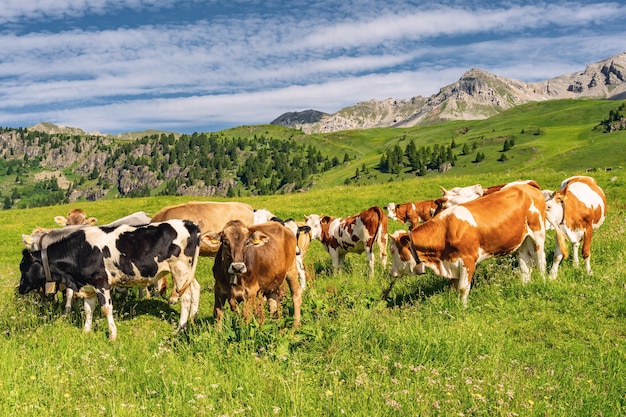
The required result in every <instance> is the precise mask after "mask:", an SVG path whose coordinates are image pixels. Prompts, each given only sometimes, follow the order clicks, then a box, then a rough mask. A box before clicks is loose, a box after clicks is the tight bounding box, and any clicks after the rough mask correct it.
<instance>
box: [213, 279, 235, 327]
mask: <svg viewBox="0 0 626 417" xmlns="http://www.w3.org/2000/svg"><path fill="white" fill-rule="evenodd" d="M213 292H214V294H215V302H214V304H213V315H214V316H215V322H216V326H217V329H218V330H221V329H222V318H223V317H224V304H226V298H228V297H227V295H226V294H225V293H223V292H222V291H220V289H219V287H218V286H217V284H216V285H215V287H214V291H213ZM231 308H232V302H231Z"/></svg>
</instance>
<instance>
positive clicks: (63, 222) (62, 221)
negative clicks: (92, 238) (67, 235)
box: [54, 209, 98, 226]
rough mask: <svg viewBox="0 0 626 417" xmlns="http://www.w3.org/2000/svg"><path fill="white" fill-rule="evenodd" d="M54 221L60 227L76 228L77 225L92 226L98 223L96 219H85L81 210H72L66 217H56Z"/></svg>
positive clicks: (85, 216) (84, 214) (85, 215)
mask: <svg viewBox="0 0 626 417" xmlns="http://www.w3.org/2000/svg"><path fill="white" fill-rule="evenodd" d="M54 221H55V222H56V223H57V224H58V225H60V226H76V225H79V224H88V225H90V226H93V225H94V224H96V223H97V222H98V219H96V218H95V217H87V213H85V212H84V211H83V210H81V209H72V210H70V212H69V213H68V214H67V217H63V216H56V217H55V218H54Z"/></svg>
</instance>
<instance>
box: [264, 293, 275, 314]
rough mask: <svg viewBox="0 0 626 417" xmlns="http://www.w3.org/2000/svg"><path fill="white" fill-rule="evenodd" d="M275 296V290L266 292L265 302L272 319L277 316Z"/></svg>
mask: <svg viewBox="0 0 626 417" xmlns="http://www.w3.org/2000/svg"><path fill="white" fill-rule="evenodd" d="M276 298H277V297H276V293H275V292H273V293H269V294H267V304H268V305H269V309H270V317H271V318H273V319H275V318H277V317H278V301H277V300H276ZM261 314H263V310H261Z"/></svg>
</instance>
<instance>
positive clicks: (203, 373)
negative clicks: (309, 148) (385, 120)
mask: <svg viewBox="0 0 626 417" xmlns="http://www.w3.org/2000/svg"><path fill="white" fill-rule="evenodd" d="M563 103H564V102H560V103H559V102H554V103H552V102H550V103H544V104H532V105H528V106H520V108H519V109H518V108H515V109H513V110H512V111H509V112H507V114H508V116H507V115H505V114H502V115H499V116H496V117H493V118H491V119H490V120H489V121H473V122H463V123H461V122H451V124H442V125H434V126H432V127H430V128H429V129H428V128H426V129H412V130H406V131H405V132H407V134H415V135H419V134H422V133H421V132H425V133H423V140H424V142H423V143H427V141H428V140H430V139H432V138H436V139H438V140H439V141H440V142H441V143H444V142H445V143H449V142H450V139H451V137H452V136H451V133H450V132H452V131H458V129H459V128H460V127H463V126H469V127H470V132H471V135H472V138H474V139H473V140H476V141H480V142H481V147H480V149H481V150H486V152H487V153H488V154H490V155H491V154H495V153H497V152H498V150H499V149H500V148H502V143H501V141H500V142H498V141H497V140H495V139H494V140H492V139H491V137H492V136H493V137H494V138H501V137H504V136H507V135H509V136H510V135H516V145H515V147H514V148H513V149H514V150H512V151H510V152H511V155H512V158H510V159H509V161H508V162H505V163H500V162H496V158H493V157H489V158H488V160H487V161H486V162H485V163H482V164H473V163H472V162H471V160H470V158H473V154H472V155H471V156H469V157H467V158H466V159H461V160H459V162H458V166H457V167H455V170H454V171H451V172H449V173H443V174H440V173H429V174H428V175H426V176H424V177H415V176H414V175H413V174H411V175H406V174H405V173H403V174H402V175H401V176H397V177H395V178H393V181H390V180H389V178H392V177H393V175H385V176H383V175H380V176H378V178H373V177H374V176H372V179H371V180H370V182H371V183H368V182H367V181H365V182H362V183H359V185H357V184H354V183H351V184H348V185H342V183H343V181H344V179H345V178H346V177H347V176H349V175H351V174H352V173H353V172H354V171H355V168H360V167H361V165H362V164H365V162H367V165H368V166H372V164H375V163H376V162H377V161H378V160H380V154H381V152H382V151H381V148H380V146H382V147H383V148H382V149H388V148H389V147H390V146H391V145H385V143H383V142H385V141H383V140H379V142H380V143H379V144H378V145H376V146H379V147H378V148H376V146H374V145H373V143H372V141H369V140H368V137H374V136H378V135H380V134H385V135H388V137H393V138H396V139H397V137H398V133H397V131H392V130H376V129H374V130H372V131H366V132H362V133H359V132H355V131H352V132H344V133H341V134H340V135H337V137H336V138H337V141H339V140H343V142H342V143H343V144H344V145H345V146H346V147H350V150H351V152H353V153H354V154H357V155H360V156H359V158H360V159H357V160H356V161H353V162H351V164H349V165H347V166H345V167H342V168H340V169H339V170H337V171H333V172H332V173H331V174H330V175H334V176H335V177H327V178H324V181H325V182H324V186H319V187H317V186H316V187H314V188H313V189H312V190H310V191H307V192H303V193H296V194H286V195H273V196H262V197H249V196H243V197H238V198H234V199H230V200H227V199H209V198H200V197H162V196H161V197H146V198H134V199H112V200H100V201H96V202H80V203H75V204H71V205H64V206H53V207H41V208H32V209H21V210H7V211H2V212H0V357H1V358H2V359H1V360H0V394H1V395H0V410H1V411H0V414H2V415H11V416H30V415H73V416H93V415H102V416H137V415H142V416H143V415H146V416H164V415H176V416H201V415H207V416H229V417H234V416H264V417H265V416H307V417H308V416H342V415H347V416H618V415H625V414H626V266H624V261H623V260H624V258H625V257H626V238H625V231H626V180H625V177H624V175H625V173H624V170H623V165H624V162H626V159H625V158H626V157H625V155H626V154H625V153H624V152H626V151H625V150H624V149H626V147H624V146H623V141H624V139H625V134H624V132H618V133H616V134H611V135H612V136H608V135H607V136H602V133H601V132H593V133H592V129H593V127H594V126H595V125H597V123H598V121H599V120H601V118H602V117H604V116H605V115H606V114H607V112H608V109H609V108H612V107H611V106H615V103H608V102H590V101H573V102H568V104H567V106H569V108H568V111H564V106H565V104H563ZM522 107H523V108H522ZM507 117H508V118H507ZM444 125H446V126H447V127H445V126H444ZM522 127H523V129H522ZM270 128H271V129H275V128H276V127H267V129H270ZM264 129H265V127H264ZM507 130H508V133H506V131H507ZM522 130H523V132H524V133H521V132H522ZM339 136H341V137H339ZM363 137H365V138H363ZM416 137H417V136H416ZM601 139H602V140H601ZM402 140H403V139H400V141H402ZM463 140H464V139H463ZM460 141H461V139H459V138H458V137H457V142H460ZM491 142H493V143H491ZM490 146H491V148H489V147H490ZM385 147H386V148H385ZM489 149H491V150H489ZM474 153H475V152H474ZM537 155H541V157H540V158H539V157H538V156H537ZM586 168H595V169H594V170H593V171H591V172H587V170H586ZM607 168H610V170H607ZM572 175H590V176H593V177H594V178H596V180H597V181H598V184H599V185H600V186H601V187H602V188H603V189H604V191H605V193H606V197H607V202H608V210H607V212H608V215H607V219H606V220H605V222H604V224H603V225H602V226H601V227H600V229H598V230H597V231H595V232H594V237H593V243H592V249H591V265H592V268H593V276H589V275H587V273H586V272H585V270H584V267H583V266H582V265H581V266H579V268H577V269H575V268H574V267H573V266H572V263H571V257H570V259H567V260H564V261H563V262H562V263H561V267H560V268H559V273H558V277H557V279H555V280H550V279H549V278H548V277H547V275H546V278H545V279H543V278H542V277H541V276H540V275H539V274H538V273H537V272H536V270H533V273H532V278H531V282H530V283H527V284H522V282H521V279H520V277H519V274H518V271H517V270H516V262H515V258H514V256H506V257H500V258H493V259H490V260H487V261H484V262H481V263H480V264H479V266H478V267H477V270H476V273H475V275H474V281H473V287H472V291H471V294H470V296H469V302H468V306H467V307H466V308H464V307H463V305H462V303H461V302H460V301H459V299H458V297H457V294H456V293H454V292H452V291H451V290H450V289H449V287H448V281H447V280H446V279H444V278H441V277H438V276H436V275H434V274H433V273H432V272H431V271H428V272H427V273H426V274H425V275H421V276H411V277H404V278H401V279H399V280H398V281H397V282H396V283H395V285H394V287H393V290H392V291H391V292H390V293H389V295H388V296H387V297H386V298H385V299H382V298H381V294H382V291H383V289H384V288H386V287H387V286H388V285H389V283H390V279H391V277H390V274H389V268H390V262H388V264H387V266H386V267H385V268H383V267H382V266H381V265H380V264H379V263H376V267H375V274H374V276H373V277H371V278H368V267H367V262H366V258H365V255H355V254H348V255H347V257H346V267H345V268H343V269H342V270H341V271H340V272H339V273H338V274H336V275H333V273H332V265H331V260H330V256H329V255H328V254H327V253H326V251H325V250H324V249H323V247H322V245H321V243H320V242H318V241H313V242H311V245H310V248H309V251H308V252H307V255H306V258H305V260H304V263H305V266H306V268H307V271H308V274H309V277H310V280H309V282H308V283H307V288H306V290H305V291H304V295H303V304H302V325H301V327H300V328H298V329H295V330H294V329H293V328H292V322H293V309H292V306H291V304H290V303H291V301H290V296H289V291H288V290H287V289H285V291H284V293H283V295H282V298H281V300H280V304H279V317H278V318H275V319H269V318H267V317H266V319H265V321H264V322H263V323H262V324H259V323H258V322H257V321H256V320H254V319H253V320H252V322H251V323H249V324H247V323H245V322H244V321H243V319H241V318H240V317H239V316H238V315H237V314H235V313H234V312H232V311H230V309H229V308H226V310H225V314H224V321H223V328H222V331H221V332H218V331H217V330H216V328H215V319H214V316H213V276H212V270H211V269H212V266H213V260H212V259H210V258H206V257H201V258H200V259H199V265H198V269H197V271H196V277H197V279H198V281H199V282H200V284H201V286H202V291H201V296H200V308H199V314H198V317H197V319H196V320H195V322H194V323H193V324H191V325H190V326H189V328H188V329H187V330H186V331H185V332H184V333H180V334H175V333H174V330H175V326H176V324H177V321H178V317H179V313H180V304H177V305H170V304H169V303H168V296H167V295H166V297H164V298H160V297H153V298H151V299H140V298H139V296H138V294H137V291H136V290H130V291H128V292H127V293H125V294H124V293H119V294H116V295H115V296H114V308H115V322H116V324H117V330H118V336H117V340H116V341H115V342H110V341H109V340H108V337H107V336H108V334H107V323H106V320H105V319H104V317H103V316H102V314H101V312H100V311H99V309H97V311H96V313H95V317H94V319H95V320H94V329H93V331H92V332H91V333H84V332H83V330H82V325H83V317H84V316H83V313H82V307H81V305H80V303H75V305H74V308H73V310H72V312H71V313H69V314H68V315H64V314H63V313H64V306H63V303H62V302H61V301H60V294H59V302H57V303H42V302H41V301H40V299H39V296H38V295H37V294H28V295H25V296H20V295H18V294H17V292H16V287H17V285H18V283H19V279H20V271H19V263H20V260H21V252H22V249H23V246H22V242H21V235H22V233H30V232H31V231H32V230H33V229H34V228H35V227H37V226H42V227H56V224H55V223H54V217H55V216H57V215H59V214H61V215H65V214H66V213H68V211H69V210H70V209H71V208H76V207H79V208H82V209H83V210H85V212H86V213H87V215H88V216H94V217H96V218H98V223H99V224H106V223H108V222H111V221H113V220H116V219H118V218H120V217H123V216H125V215H128V214H130V213H133V212H136V211H145V212H147V213H149V214H154V213H156V212H157V211H159V210H160V209H161V208H163V207H165V206H168V205H173V204H178V203H182V202H186V201H192V200H195V201H198V200H206V201H216V200H218V201H242V202H245V203H249V204H251V205H252V206H253V207H255V208H266V209H268V210H270V211H272V212H273V213H274V214H275V215H277V216H280V217H282V218H285V219H286V218H294V219H295V220H299V221H302V220H303V219H304V216H306V215H309V214H320V215H330V216H335V217H343V216H349V215H353V214H357V213H359V212H361V211H363V210H365V209H367V208H369V207H371V206H373V205H378V206H380V207H384V206H386V205H387V204H388V203H389V202H395V203H402V202H409V201H420V200H426V199H432V198H437V197H438V196H440V195H441V190H440V188H439V187H440V186H443V187H445V188H452V187H455V186H466V185H472V184H476V183H480V184H482V185H483V186H491V185H496V184H502V183H505V182H509V181H514V180H519V179H534V180H536V181H537V182H538V183H539V184H540V185H541V186H542V187H543V188H546V189H552V190H554V189H557V188H558V186H559V184H560V183H561V181H562V180H564V179H565V178H568V177H570V176H572ZM318 182H322V181H321V179H318ZM401 228H404V226H403V225H402V224H400V223H399V222H396V221H393V220H389V232H390V233H392V232H393V231H395V230H398V229H401ZM547 236H548V238H547V240H546V258H547V263H548V270H549V268H550V266H551V265H552V255H553V251H554V238H555V236H554V232H553V231H548V232H547ZM375 253H377V252H375ZM170 285H171V282H170ZM266 316H267V314H266Z"/></svg>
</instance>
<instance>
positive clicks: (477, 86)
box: [272, 52, 626, 133]
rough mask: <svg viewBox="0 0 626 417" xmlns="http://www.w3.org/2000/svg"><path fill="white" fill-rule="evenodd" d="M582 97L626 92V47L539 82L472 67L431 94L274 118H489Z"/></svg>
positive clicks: (346, 122)
mask: <svg viewBox="0 0 626 417" xmlns="http://www.w3.org/2000/svg"><path fill="white" fill-rule="evenodd" d="M582 97H590V98H604V99H625V98H626V52H624V53H621V54H619V55H616V56H613V57H611V58H608V59H606V60H603V61H600V62H596V63H592V64H590V65H588V66H587V67H586V68H585V69H584V70H583V71H581V72H576V73H571V74H565V75H561V76H559V77H555V78H552V79H549V80H545V81H540V82H533V83H526V82H523V81H519V80H515V79H511V78H506V77H501V76H498V75H495V74H491V73H489V72H488V71H485V70H483V69H480V68H471V69H469V70H468V71H466V72H465V73H464V74H463V75H462V76H461V78H459V80H458V81H456V82H455V83H452V84H450V85H447V86H445V87H443V88H441V89H440V90H439V92H438V93H437V94H433V95H432V96H430V97H428V98H424V97H421V96H416V97H413V98H411V99H395V98H388V99H384V100H380V101H378V100H368V101H364V102H360V103H357V104H355V105H352V106H349V107H345V108H343V109H341V110H339V111H338V112H336V113H333V114H324V113H321V112H318V116H319V120H317V121H313V120H311V121H309V122H306V121H305V119H306V118H305V117H304V116H303V115H297V117H296V116H294V113H285V114H284V115H282V116H280V117H278V118H277V119H275V120H274V121H273V122H272V123H273V124H280V125H283V126H288V127H294V126H292V125H289V124H286V123H285V120H293V119H294V117H296V118H297V120H299V121H300V122H303V123H299V124H298V126H297V127H298V128H301V129H302V130H303V131H304V132H306V133H316V132H334V131H338V130H347V129H367V128H372V127H411V126H415V125H418V124H422V123H432V122H436V121H443V120H475V119H485V118H488V117H491V116H493V115H495V114H497V113H500V112H502V111H504V110H507V109H509V108H511V107H513V106H517V105H520V104H524V103H528V102H532V101H543V100H554V99H564V98H582ZM307 112H314V110H308V111H307Z"/></svg>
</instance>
